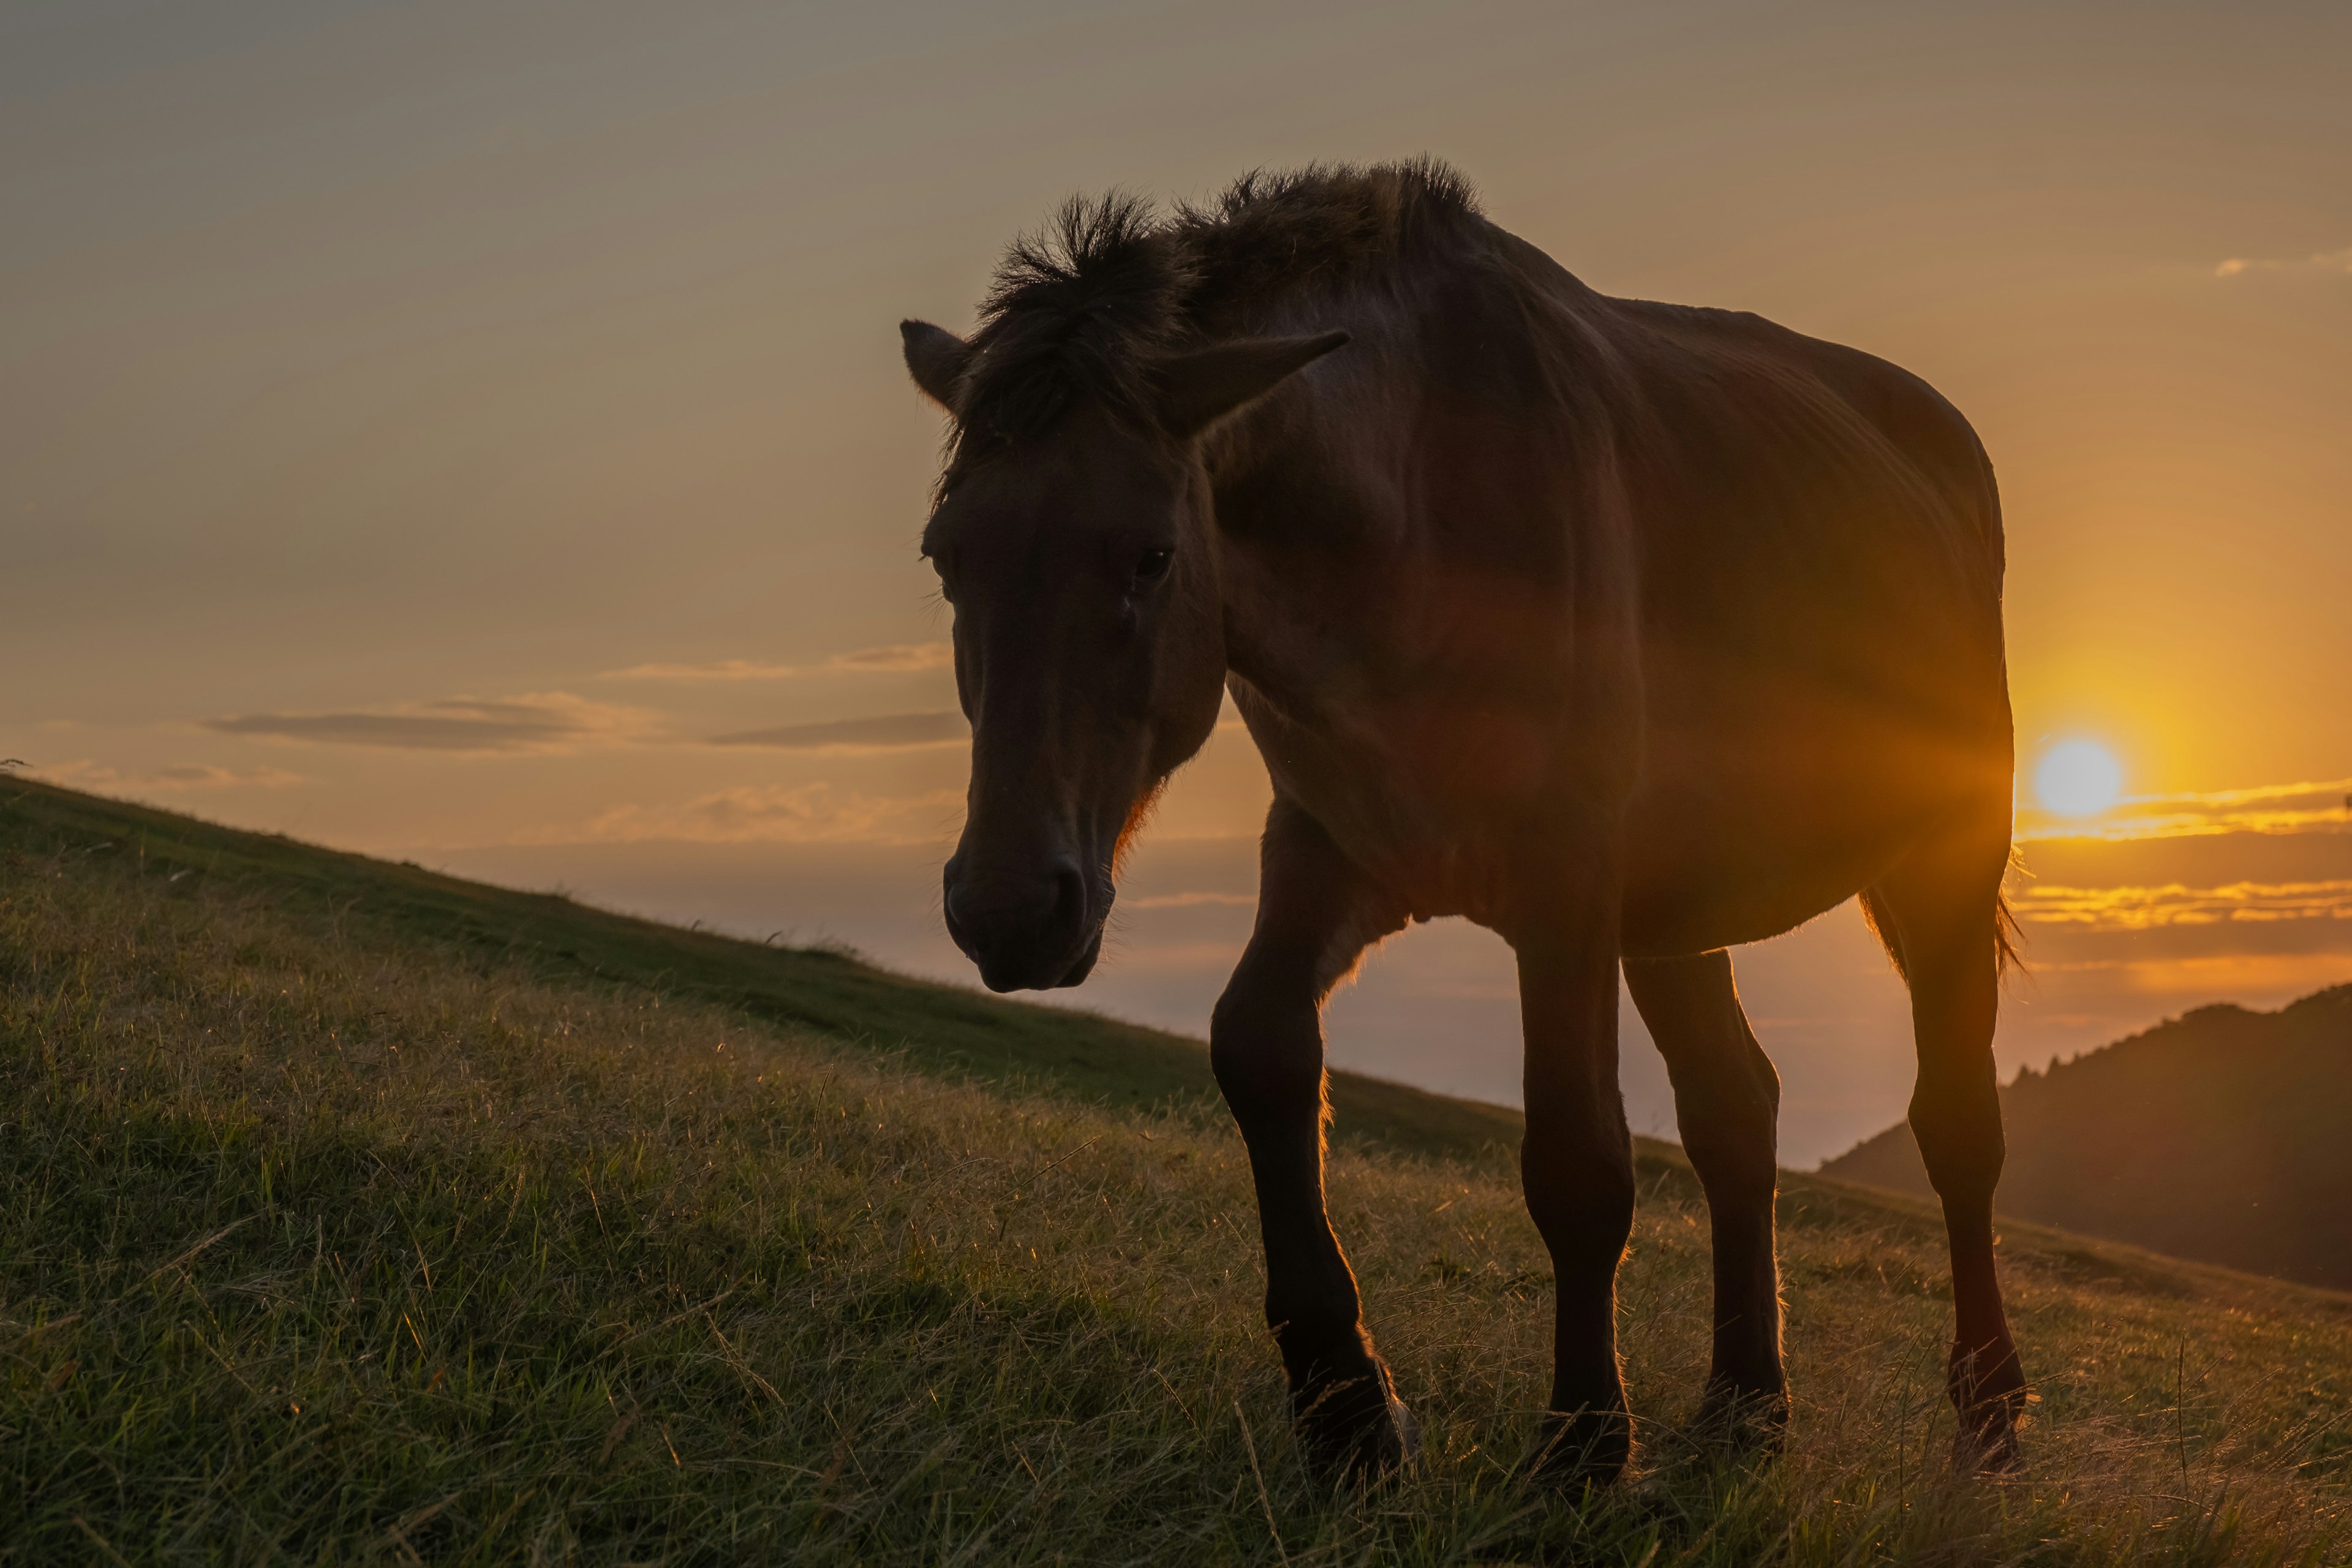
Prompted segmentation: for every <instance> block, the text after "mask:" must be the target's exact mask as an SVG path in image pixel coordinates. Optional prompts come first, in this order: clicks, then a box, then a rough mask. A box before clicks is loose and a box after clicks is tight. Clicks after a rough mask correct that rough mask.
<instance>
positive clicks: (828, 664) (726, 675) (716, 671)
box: [596, 642, 955, 682]
mask: <svg viewBox="0 0 2352 1568" xmlns="http://www.w3.org/2000/svg"><path fill="white" fill-rule="evenodd" d="M954 662H955V650H954V649H953V648H952V647H950V646H949V645H948V644H946V643H943V642H916V643H889V644H887V645H885V646H884V647H861V648H855V649H852V650H851V651H850V652H848V653H836V654H834V655H833V656H831V657H830V658H826V659H825V660H824V661H823V662H822V663H819V664H813V665H803V664H763V663H761V662H760V661H759V660H757V659H750V658H722V659H718V660H714V661H713V662H711V663H709V664H635V665H631V666H630V667H629V668H626V669H608V670H606V671H604V674H602V675H600V676H598V677H597V678H596V679H599V680H673V681H688V682H692V681H721V680H796V679H800V678H802V677H803V676H811V675H911V674H919V673H920V672H922V671H924V670H929V669H945V668H948V667H949V666H950V665H951V664H953V663H954Z"/></svg>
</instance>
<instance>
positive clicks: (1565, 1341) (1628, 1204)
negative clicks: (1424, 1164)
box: [1504, 864, 1633, 1482]
mask: <svg viewBox="0 0 2352 1568" xmlns="http://www.w3.org/2000/svg"><path fill="white" fill-rule="evenodd" d="M1557 869H1558V879H1557V880H1556V881H1555V882H1554V883H1553V884H1552V887H1551V888H1550V889H1547V890H1546V891H1545V892H1544V893H1543V894H1542V895H1541V896H1540V899H1539V900H1538V902H1537V903H1536V905H1535V907H1534V908H1533V909H1531V910H1526V911H1524V912H1523V913H1521V914H1520V916H1519V917H1518V918H1517V919H1516V920H1514V921H1513V922H1512V929H1510V930H1508V931H1505V933H1504V934H1505V935H1506V936H1507V938H1508V939H1509V941H1510V942H1511V945H1512V947H1513V948H1514V949H1515V950H1516V951H1517V954H1518V961H1519V1011H1520V1016H1521V1019H1522V1021H1523V1023H1524V1026H1525V1029H1526V1034H1527V1112H1528V1126H1527V1135H1526V1140H1525V1142H1523V1143H1522V1144H1521V1145H1520V1151H1519V1170H1520V1176H1521V1179H1522V1181H1523V1182H1524V1184H1525V1185H1526V1188H1527V1197H1528V1214H1529V1215H1530V1216H1532V1217H1533V1218H1534V1220H1535V1222H1536V1229H1537V1230H1538V1232H1540V1233H1541V1234H1542V1236H1543V1239H1544V1245H1545V1246H1546V1247H1548V1248H1549V1249H1550V1252H1551V1262H1552V1278H1553V1280H1554V1287H1553V1289H1554V1298H1555V1310H1556V1312H1557V1318H1556V1321H1555V1323H1554V1328H1553V1336H1552V1354H1553V1363H1552V1385H1551V1401H1550V1404H1549V1407H1548V1409H1549V1415H1547V1416H1546V1419H1545V1424H1544V1430H1545V1436H1546V1441H1545V1446H1544V1448H1543V1451H1542V1454H1541V1456H1540V1458H1539V1459H1538V1470H1539V1471H1540V1472H1542V1473H1544V1474H1548V1475H1556V1476H1564V1477H1568V1478H1571V1479H1583V1480H1588V1481H1594V1482H1607V1481H1611V1480H1613V1479H1616V1477H1617V1476H1618V1474H1619V1473H1620V1472H1621V1471H1622V1470H1623V1469H1624V1468H1625V1464H1626V1461H1627V1459H1628V1458H1630V1457H1631V1455H1632V1451H1633V1421H1632V1418H1631V1416H1630V1415H1628V1414H1627V1411H1626V1408H1625V1384H1624V1380H1623V1379H1622V1377H1621V1376H1620V1375H1619V1372H1618V1365H1617V1264H1618V1260H1619V1259H1620V1258H1622V1257H1623V1256H1624V1252H1625V1241H1626V1238H1627V1237H1629V1236H1631V1235H1632V1233H1633V1135H1632V1133H1631V1131H1629V1130H1628V1129H1627V1127H1626V1125H1625V1102H1624V1099H1623V1097H1622V1094H1621V1093H1620V1092H1619V1089H1618V1084H1617V948H1618V940H1617V926H1618V904H1619V900H1618V891H1617V882H1616V879H1615V878H1614V877H1613V876H1612V875H1609V874H1608V873H1607V870H1606V868H1605V867H1596V866H1592V865H1590V864H1586V865H1577V864H1569V865H1564V866H1561V867H1559V868H1557Z"/></svg>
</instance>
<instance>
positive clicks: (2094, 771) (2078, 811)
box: [2033, 741, 2124, 816]
mask: <svg viewBox="0 0 2352 1568" xmlns="http://www.w3.org/2000/svg"><path fill="white" fill-rule="evenodd" d="M2123 791H2124V769H2123V764H2122V763H2118V762H2116V755H2115V753H2114V752H2110V751H2108V750H2107V749H2106V748H2105V746H2102V745H2101V744H2099V743H2098V742H2096V741H2064V742H2060V743H2059V744H2057V745H2055V746H2053V747H2051V748H2050V750H2049V751H2047V752H2043V753H2042V765H2041V766H2040V767H2038V768H2036V769H2034V770H2033V793H2034V794H2035V795H2039V796H2040V797H2041V799H2042V805H2043V806H2044V807H2046V808H2047V809H2049V810H2051V811H2054V812H2056V813H2057V814H2058V815H2059V816H2097V815H2098V814H2099V813H2100V812H2103V811H2105V810H2106V809H2107V807H2109V806H2111V805H2115V803H2116V797H2117V796H2119V795H2122V794H2123Z"/></svg>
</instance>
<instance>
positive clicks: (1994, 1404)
mask: <svg viewBox="0 0 2352 1568" xmlns="http://www.w3.org/2000/svg"><path fill="white" fill-rule="evenodd" d="M1986 1359H1987V1360H1988V1361H1989V1362H1990V1365H1989V1368H1988V1370H1986V1371H1984V1372H1981V1373H1979V1371H1978V1370H1977V1369H1978V1366H1979V1357H1977V1356H1974V1355H1970V1354H1968V1353H1966V1352H1961V1351H1959V1350H1958V1349H1955V1350H1954V1351H1953V1352H1952V1362H1951V1391H1952V1408H1953V1409H1954V1410H1955V1411H1957V1412H1958V1415H1959V1418H1960V1429H1959V1432H1958V1436H1955V1437H1954V1438H1953V1440H1952V1464H1953V1467H1954V1468H1957V1469H1960V1470H1965V1471H1972V1472H1974V1473H1976V1474H1978V1475H1985V1476H1997V1475H2004V1474H2006V1473H2008V1472H2009V1471H2011V1470H2013V1469H2015V1468H2017V1465H2018V1460H2019V1457H2020V1456H2019V1451H2018V1446H2017V1427H2018V1423H2019V1421H2020V1420H2021V1419H2022V1418H2023V1416H2024V1415H2025V1394H2026V1385H2025V1368H2024V1366H2023V1364H2022V1363H2020V1362H2019V1360H2018V1358H2017V1351H2016V1349H2015V1347H2013V1346H2003V1347H2000V1349H1999V1350H1998V1351H1996V1352H1994V1353H1993V1354H1992V1355H1991V1356H1990V1357H1989V1358H1986Z"/></svg>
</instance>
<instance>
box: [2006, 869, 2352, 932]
mask: <svg viewBox="0 0 2352 1568" xmlns="http://www.w3.org/2000/svg"><path fill="white" fill-rule="evenodd" d="M2010 906H2011V909H2012V910H2014V911H2015V913H2016V915H2017V918H2018V919H2019V920H2021V921H2026V922H2027V923H2029V924H2032V925H2066V926H2076V927H2081V928H2084V929H2086V930H2095V931H2152V930H2155V929H2157V928H2158V927H2163V926H2196V925H2216V924H2219V923H2221V921H2244V922H2271V921H2310V920H2337V921H2352V879H2327V880H2324V881H2314V882H2232V883H2230V884H2228V885H2227V886H2224V887H2218V888H2193V887H2189V886H2186V885H2184V884H2182V883H2179V882H2168V883H2166V884H2164V885H2162V886H2160V887H2117V888H2069V887H2054V886H2052V885H2051V884H2049V883H2046V882H2032V883H2028V884H2026V885H2025V886H2024V887H2022V888H2020V889H2015V890H2014V891H2013V892H2012V894H2011V900H2010Z"/></svg>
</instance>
